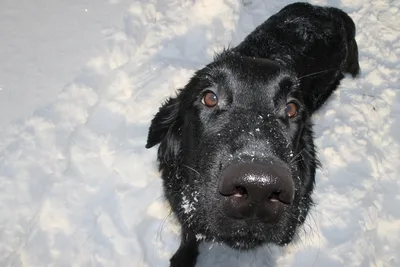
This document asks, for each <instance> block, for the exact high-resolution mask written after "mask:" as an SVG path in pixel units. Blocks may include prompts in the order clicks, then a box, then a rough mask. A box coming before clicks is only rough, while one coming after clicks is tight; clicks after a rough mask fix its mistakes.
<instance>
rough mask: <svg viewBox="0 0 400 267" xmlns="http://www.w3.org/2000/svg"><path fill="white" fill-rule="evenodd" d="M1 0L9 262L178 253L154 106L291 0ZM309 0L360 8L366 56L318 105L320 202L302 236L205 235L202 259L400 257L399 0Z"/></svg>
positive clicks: (137, 258)
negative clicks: (254, 247)
mask: <svg viewBox="0 0 400 267" xmlns="http://www.w3.org/2000/svg"><path fill="white" fill-rule="evenodd" d="M3 2H4V3H2V7H1V11H0V14H1V16H0V22H1V23H0V25H1V26H0V34H1V36H2V41H1V44H0V48H1V49H0V88H1V89H0V111H1V112H0V115H1V116H0V125H1V127H0V214H1V217H0V266H5V267H8V266H10V267H11V266H15V267H17V266H57V267H58V266H107V267H111V266H121V267H123V266H134V267H145V266H146V267H156V266H168V259H169V257H170V256H171V254H172V253H173V252H174V251H175V250H176V248H177V246H178V245H179V227H178V225H177V224H176V223H175V221H174V220H173V218H172V217H171V216H169V209H168V207H167V205H166V204H165V202H164V201H163V199H162V192H161V182H160V179H159V175H158V173H157V170H156V166H155V155H156V149H155V148H154V149H151V150H145V149H144V145H145V140H146V134H147V129H148V126H149V120H150V119H151V118H152V115H153V114H154V113H155V112H156V110H157V109H158V106H159V104H160V103H161V101H163V100H164V99H165V98H166V97H167V96H169V95H171V94H172V93H173V91H174V90H175V89H176V88H178V87H179V86H182V85H184V84H185V83H186V81H187V79H188V78H189V77H190V76H191V75H192V74H193V72H194V71H195V70H196V69H197V68H200V67H202V66H203V65H204V64H206V63H207V62H209V61H210V60H211V59H212V56H213V53H214V51H220V50H221V49H222V48H223V47H224V46H227V45H228V44H231V45H235V44H237V43H238V42H239V41H241V40H242V39H243V38H244V37H245V36H246V35H247V34H248V33H249V32H250V31H251V30H253V29H254V28H255V27H256V26H257V25H259V24H260V23H261V22H262V21H264V20H265V19H266V18H267V17H268V16H270V15H271V14H273V13H275V12H277V11H278V10H279V9H280V8H282V7H283V6H285V5H286V4H288V3H291V2H292V1H286V0H284V1H282V0H268V1H267V0H265V1H262V0H242V1H241V0H224V1H222V0H221V1H219V0H196V1H193V0H192V1H190V0H168V1H167V0H142V1H133V0H132V1H119V0H109V1H103V0H102V1H97V0H86V1H78V0H73V1H68V4H66V3H64V4H63V3H61V1H58V2H60V3H58V4H55V3H52V4H50V2H49V1H44V0H42V1H35V4H32V3H33V2H32V3H30V2H29V3H28V2H25V3H24V4H23V5H21V4H20V5H19V6H17V5H15V4H13V2H12V1H11V0H7V1H3ZM42 2H43V3H42ZM311 2H312V3H315V4H323V5H325V4H328V5H333V6H336V7H340V8H343V9H344V10H345V11H346V12H348V13H349V14H350V15H351V16H352V18H353V19H354V21H355V23H356V25H357V30H358V32H357V41H358V43H359V49H360V62H361V68H362V75H361V78H360V79H357V80H352V79H349V78H348V79H345V80H344V81H343V82H342V85H341V87H340V90H338V91H337V93H335V95H334V96H333V97H332V100H331V101H330V102H329V103H328V105H327V106H326V107H325V108H324V109H323V110H322V111H321V112H320V113H319V114H318V115H317V116H315V124H316V137H317V140H316V142H317V145H318V149H319V156H320V159H321V161H322V163H323V164H324V168H323V169H322V170H320V171H318V175H317V189H316V194H315V199H316V202H317V204H318V205H317V207H316V208H315V209H314V210H313V212H312V214H311V216H309V220H308V221H307V223H306V226H305V227H304V229H303V230H302V239H301V240H300V242H299V243H298V244H295V245H293V246H290V247H287V248H286V249H284V250H277V249H275V248H272V249H268V248H262V249H260V250H258V251H255V252H249V253H247V254H239V253H237V252H234V251H232V250H230V249H228V248H226V247H220V246H216V245H213V244H205V245H204V246H203V247H202V254H201V258H200V261H199V264H198V266H200V267H209V266H221V267H222V266H248V267H250V266H252V267H259V266H266V264H267V263H268V262H270V265H268V266H276V267H284V266H291V267H294V266H296V267H305V266H324V267H339V266H346V267H352V266H363V267H372V266H374V267H386V266H391V267H392V266H393V267H396V266H400V252H399V251H400V238H399V237H400V179H399V178H398V176H399V173H400V81H399V77H400V71H399V69H400V24H399V21H400V11H399V8H400V1H397V0H386V1H385V0H368V1H367V0H365V1H362V0H320V1H311ZM21 6H24V7H26V8H22V7H21ZM84 14H85V15H84ZM64 53H65V54H64ZM32 71H34V73H32ZM396 251H397V252H396ZM269 254H273V256H269ZM271 259H272V260H271Z"/></svg>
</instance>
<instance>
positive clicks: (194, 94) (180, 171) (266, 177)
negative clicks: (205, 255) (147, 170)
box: [146, 3, 359, 267]
mask: <svg viewBox="0 0 400 267" xmlns="http://www.w3.org/2000/svg"><path fill="white" fill-rule="evenodd" d="M354 36H355V25H354V22H353V21H352V19H351V18H350V17H349V16H348V15H347V14H346V13H344V12H343V11H341V10H339V9H336V8H331V7H319V6H313V5H310V4H305V3H295V4H291V5H288V6H286V7H285V8H283V9H282V10H281V11H280V12H279V13H277V14H275V15H274V16H272V17H270V18H269V19H268V20H267V21H266V22H264V23H263V24H262V25H260V26H259V27H258V28H256V29H255V30H254V31H253V32H252V33H251V34H250V35H249V36H247V37H246V39H245V40H244V41H243V42H242V43H240V44H239V45H238V46H236V47H234V48H231V49H227V50H226V51H224V52H222V53H221V54H220V55H218V56H217V57H216V58H215V60H214V61H213V62H212V63H210V64H209V65H207V66H206V67H205V68H203V69H201V70H199V71H197V72H196V73H195V75H194V77H192V78H191V79H190V81H189V83H188V84H187V85H186V86H185V88H184V89H182V90H180V91H179V93H178V95H177V96H176V97H171V98H170V99H169V100H168V101H167V102H166V103H164V104H163V105H162V107H161V108H160V110H159V112H158V113H157V114H156V115H155V117H154V119H153V120H152V123H151V126H150V129H149V135H148V140H147V145H146V148H150V147H153V146H154V145H156V144H158V143H160V146H159V149H158V161H159V168H160V171H161V173H162V178H163V181H164V192H165V196H166V198H167V200H168V201H169V203H170V205H171V207H172V211H173V212H174V214H175V215H176V216H177V218H178V220H179V222H180V224H181V226H182V233H181V235H182V240H181V245H180V247H179V249H178V251H177V252H176V253H175V255H174V256H173V257H172V259H171V266H172V267H177V266H184V267H192V266H195V264H196V260H197V255H198V243H199V242H200V240H203V239H204V240H208V241H215V242H221V243H225V244H227V245H228V246H231V247H233V248H236V249H252V248H255V247H258V246H261V245H263V244H267V243H272V244H277V245H284V244H288V243H290V242H291V240H292V239H293V237H294V236H295V235H296V230H297V229H298V227H299V226H300V225H301V224H302V223H303V222H304V220H305V218H306V216H307V213H308V211H309V209H310V206H311V205H312V203H313V202H312V198H311V195H312V192H313V188H314V176H315V169H316V167H317V166H318V160H317V158H316V153H315V150H314V143H313V131H312V123H311V116H312V114H313V113H314V112H315V111H317V110H318V109H319V108H320V107H321V105H323V104H324V102H325V101H326V100H327V99H328V98H329V96H330V95H331V94H332V92H333V91H334V90H335V89H336V88H337V87H338V85H339V83H340V80H341V79H343V78H344V74H345V73H349V74H351V75H352V76H353V77H356V76H357V75H358V73H359V65H358V48H357V44H356V41H355V39H354Z"/></svg>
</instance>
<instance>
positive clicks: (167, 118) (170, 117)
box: [146, 97, 180, 148]
mask: <svg viewBox="0 0 400 267" xmlns="http://www.w3.org/2000/svg"><path fill="white" fill-rule="evenodd" d="M179 108H180V102H179V99H178V98H177V97H176V98H172V97H170V98H169V99H168V100H167V101H166V102H165V103H164V104H162V106H161V107H160V109H159V111H158V113H157V114H156V115H155V116H154V118H153V120H152V121H151V124H150V128H149V133H148V136H147V144H146V148H151V147H153V146H155V145H157V144H159V143H161V141H163V140H164V139H165V138H166V136H167V135H168V133H169V132H171V129H172V127H173V126H174V125H175V124H176V123H177V121H178V119H179Z"/></svg>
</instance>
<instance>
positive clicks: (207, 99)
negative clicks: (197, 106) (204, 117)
mask: <svg viewBox="0 0 400 267" xmlns="http://www.w3.org/2000/svg"><path fill="white" fill-rule="evenodd" d="M201 103H203V105H205V106H207V107H210V108H212V107H215V106H216V105H217V104H218V97H217V95H216V94H215V93H213V92H207V93H206V94H205V95H204V96H203V99H201Z"/></svg>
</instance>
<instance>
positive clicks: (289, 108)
mask: <svg viewBox="0 0 400 267" xmlns="http://www.w3.org/2000/svg"><path fill="white" fill-rule="evenodd" d="M285 111H286V115H287V116H288V117H289V118H293V117H294V116H296V115H297V105H296V104H295V103H293V102H291V103H288V104H286V109H285Z"/></svg>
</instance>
